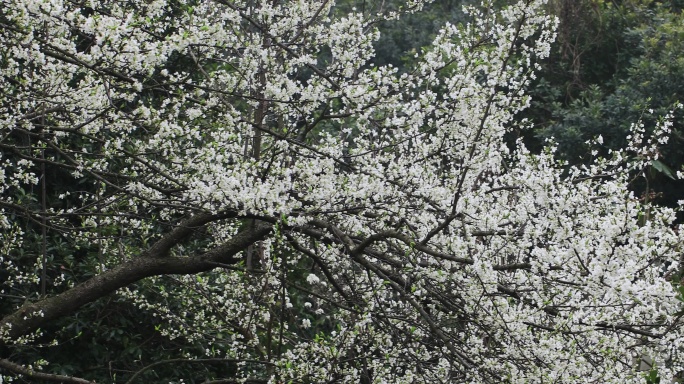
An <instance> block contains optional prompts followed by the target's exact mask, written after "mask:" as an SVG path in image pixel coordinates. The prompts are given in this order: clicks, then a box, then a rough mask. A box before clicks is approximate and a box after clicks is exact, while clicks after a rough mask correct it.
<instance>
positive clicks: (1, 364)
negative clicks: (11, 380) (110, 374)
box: [0, 359, 95, 384]
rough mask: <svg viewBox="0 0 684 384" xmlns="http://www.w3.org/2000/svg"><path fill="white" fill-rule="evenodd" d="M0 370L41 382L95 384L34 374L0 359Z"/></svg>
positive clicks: (58, 376)
mask: <svg viewBox="0 0 684 384" xmlns="http://www.w3.org/2000/svg"><path fill="white" fill-rule="evenodd" d="M0 368H4V369H6V370H8V371H10V372H12V373H16V374H18V375H23V376H26V377H28V378H31V379H36V380H42V381H54V382H57V383H74V384H95V382H94V381H88V380H85V379H81V378H78V377H71V376H62V375H54V374H51V373H43V372H36V371H34V370H32V369H28V368H26V367H24V366H22V365H19V364H16V363H13V362H11V361H9V360H7V359H0Z"/></svg>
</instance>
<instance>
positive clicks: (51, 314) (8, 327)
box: [0, 224, 271, 345]
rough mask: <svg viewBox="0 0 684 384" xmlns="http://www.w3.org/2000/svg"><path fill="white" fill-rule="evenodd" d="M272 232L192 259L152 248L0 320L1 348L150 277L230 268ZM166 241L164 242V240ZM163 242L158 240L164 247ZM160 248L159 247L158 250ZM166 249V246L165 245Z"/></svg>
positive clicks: (259, 231)
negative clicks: (248, 249) (238, 256)
mask: <svg viewBox="0 0 684 384" xmlns="http://www.w3.org/2000/svg"><path fill="white" fill-rule="evenodd" d="M190 228H191V226H186V227H185V229H183V227H179V228H177V230H176V231H172V232H171V234H174V235H178V234H179V232H184V231H188V230H190ZM270 231H271V226H270V225H263V224H260V225H257V226H254V227H250V228H248V229H245V230H243V231H242V232H240V233H238V234H237V235H235V236H234V237H233V238H232V239H231V240H230V241H228V242H226V243H224V244H223V245H220V246H218V247H216V248H214V249H212V250H210V251H208V252H206V253H204V254H202V255H198V256H195V257H168V256H167V257H163V256H165V252H168V248H167V246H162V245H159V242H158V243H157V244H155V245H154V246H152V248H151V249H150V250H155V253H150V252H149V251H148V252H146V253H145V256H146V257H137V258H133V259H132V260H130V261H127V262H125V263H122V264H120V265H118V266H116V267H115V268H112V269H110V270H108V271H105V272H103V273H101V274H99V275H97V276H95V277H93V278H91V279H89V280H87V281H85V282H83V283H81V284H79V285H77V286H75V287H74V288H71V289H69V290H68V291H66V292H64V293H61V294H59V295H56V296H52V297H48V298H45V299H43V300H40V301H38V302H35V303H28V304H26V305H24V306H22V307H21V308H19V309H18V310H16V311H15V312H14V313H12V314H10V315H7V316H5V317H4V318H3V319H2V320H0V345H4V344H7V343H8V341H11V340H16V339H17V338H19V337H21V336H24V335H27V334H29V333H31V332H33V331H35V330H36V329H38V328H42V327H44V326H45V325H46V324H48V323H50V322H52V321H54V320H55V319H58V318H60V317H63V316H67V315H69V314H71V313H74V312H75V311H76V310H78V309H79V308H80V307H82V306H83V305H85V304H88V303H91V302H93V301H95V300H97V299H99V298H101V297H104V296H106V295H108V294H110V293H112V292H114V291H116V290H117V289H119V288H123V287H126V286H128V285H130V284H133V283H135V282H137V281H139V280H142V279H144V278H146V277H150V276H159V275H169V274H183V275H187V274H195V273H200V272H205V271H209V270H211V269H214V268H216V263H221V264H233V263H235V262H236V261H237V259H236V258H235V255H237V254H238V253H239V252H240V251H242V250H244V249H245V248H247V247H248V246H249V245H250V244H253V243H254V242H256V241H259V240H262V239H263V238H264V237H265V236H266V235H268V233H269V232H270ZM164 239H166V238H164ZM164 239H162V240H160V242H162V243H163V241H164ZM158 245H159V246H158ZM166 245H168V244H166Z"/></svg>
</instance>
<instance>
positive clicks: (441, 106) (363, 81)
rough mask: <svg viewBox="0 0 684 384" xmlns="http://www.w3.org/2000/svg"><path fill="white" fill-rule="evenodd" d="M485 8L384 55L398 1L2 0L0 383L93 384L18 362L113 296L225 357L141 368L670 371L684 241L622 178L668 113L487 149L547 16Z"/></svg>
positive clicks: (507, 124) (446, 374)
mask: <svg viewBox="0 0 684 384" xmlns="http://www.w3.org/2000/svg"><path fill="white" fill-rule="evenodd" d="M371 3H372V2H371ZM510 3H511V4H509V5H507V6H506V7H504V8H503V9H501V10H498V11H493V8H492V7H491V6H489V5H488V4H486V3H485V4H483V6H482V7H480V8H472V9H469V11H468V12H469V14H470V17H471V19H472V22H471V23H470V24H468V25H450V24H447V25H445V26H444V27H443V28H442V29H441V30H440V32H439V34H438V35H437V36H436V38H435V39H434V42H433V43H432V45H430V46H429V47H426V49H425V50H424V51H423V52H422V53H421V54H418V55H416V57H415V58H414V59H413V60H414V61H415V63H416V64H415V65H414V68H413V69H412V70H411V71H409V72H406V73H399V72H398V71H397V70H396V69H394V68H392V67H389V66H384V67H378V66H376V65H374V64H373V61H372V58H373V52H374V49H373V43H374V41H375V40H376V39H377V38H378V34H379V33H378V31H377V29H376V27H375V25H377V23H378V21H380V20H393V19H397V18H399V17H400V16H401V14H402V13H405V12H418V11H420V9H421V7H422V6H423V5H424V4H423V1H420V0H412V1H409V2H408V3H407V4H405V5H404V6H402V7H401V8H400V9H399V11H388V10H385V9H383V8H382V6H381V4H380V5H378V6H377V7H376V8H373V9H363V10H353V11H352V12H351V13H345V14H341V13H342V12H339V11H338V10H336V9H335V8H334V7H333V1H330V0H310V1H295V0H271V1H253V0H236V1H233V0H211V1H208V0H207V1H205V0H193V1H184V0H178V1H171V0H149V1H140V0H132V1H128V2H121V1H114V0H111V1H101V2H91V1H86V0H83V1H81V0H79V1H64V0H50V1H48V0H2V2H1V4H2V6H1V7H0V27H1V28H0V47H1V48H0V49H1V51H0V74H1V75H0V89H2V93H0V150H1V151H2V152H1V153H0V178H1V179H2V184H0V227H1V228H2V231H1V233H0V236H1V240H0V248H1V249H2V253H1V254H0V263H2V269H4V270H5V271H6V272H5V274H4V275H3V277H6V279H5V282H3V283H2V296H0V297H1V298H2V301H3V304H2V305H0V309H1V310H2V314H1V315H0V316H2V317H1V319H0V351H2V356H0V357H2V359H0V378H2V379H4V380H8V381H11V380H12V379H17V378H19V377H22V378H23V379H24V380H29V381H30V380H31V379H33V380H37V381H62V382H72V383H87V382H93V381H94V380H95V379H94V378H93V377H94V376H92V373H88V372H73V374H69V375H66V374H64V372H60V371H59V370H56V369H53V366H52V365H51V362H50V361H45V360H44V359H38V360H36V359H33V360H31V358H29V357H30V356H36V353H37V354H38V355H40V353H42V352H41V351H47V350H52V351H54V350H57V351H59V349H60V348H62V347H63V346H64V345H66V344H68V343H69V340H71V339H73V338H75V337H83V336H79V334H75V333H70V331H69V329H68V327H66V328H65V327H63V326H62V325H60V327H57V328H56V329H55V327H54V326H52V325H53V324H55V323H59V321H60V319H64V318H74V316H78V314H79V313H80V312H81V311H84V310H85V308H86V307H87V306H88V305H91V304H93V303H97V302H98V301H101V300H104V299H106V298H111V297H116V298H117V299H118V300H124V301H126V302H128V303H132V304H133V305H135V306H136V307H137V308H139V310H140V316H143V314H151V316H152V315H153V317H151V318H154V319H157V320H156V321H157V323H155V324H152V325H153V326H154V328H155V330H156V332H158V333H159V334H160V335H161V336H163V337H165V338H168V339H173V340H177V341H178V342H179V343H181V345H188V348H186V349H184V348H180V350H178V351H176V353H177V356H176V359H174V360H173V361H172V362H174V363H179V362H183V361H186V362H192V363H193V364H200V365H201V364H217V363H220V364H223V365H224V366H226V367H229V369H227V370H224V371H223V376H219V375H218V374H213V375H212V376H211V377H209V376H207V377H202V378H198V377H195V378H191V377H164V378H162V379H163V380H165V381H172V382H178V381H182V380H185V381H186V382H187V381H196V382H199V381H201V380H205V379H206V380H207V382H209V381H211V380H214V381H212V382H240V380H243V382H270V383H285V382H292V383H300V382H301V383H325V382H331V383H332V382H334V383H338V382H339V383H422V382H425V383H433V382H434V383H447V382H453V383H461V382H468V383H501V382H511V383H514V382H515V383H532V382H540V383H541V382H544V383H546V382H562V383H571V382H598V383H621V384H622V383H632V382H634V383H637V382H639V383H642V382H644V380H645V378H644V376H645V373H644V372H642V371H640V368H639V365H640V364H639V363H640V361H641V360H642V359H646V360H648V361H653V362H655V363H658V364H659V367H658V368H657V370H658V374H659V375H660V377H661V378H663V379H670V378H672V377H673V375H676V374H677V373H678V371H679V370H680V369H681V368H680V367H679V366H680V364H681V357H680V356H681V353H679V352H680V349H681V345H680V344H681V343H682V329H681V324H680V322H681V321H680V318H681V316H682V312H680V311H681V301H680V299H681V292H680V291H679V285H678V282H679V264H678V261H679V257H680V254H681V245H680V244H682V240H683V239H682V235H681V234H680V233H679V232H678V231H677V229H676V228H675V227H674V226H673V225H672V222H673V218H674V212H673V211H672V210H668V209H662V208H656V207H651V206H648V205H646V204H644V203H643V202H641V201H639V200H638V199H637V198H635V197H634V196H633V195H632V194H631V193H630V192H629V191H628V185H629V183H630V181H631V180H633V178H635V177H638V176H639V173H640V171H641V170H643V169H644V168H645V167H647V166H649V164H650V162H651V161H653V160H654V159H657V155H658V151H657V146H658V144H660V143H662V142H664V141H665V140H667V134H668V126H669V123H668V120H667V118H665V119H663V121H662V123H661V124H660V126H658V127H657V128H656V135H655V137H653V138H651V139H649V138H646V137H644V134H643V132H644V129H643V126H641V125H639V124H635V126H634V129H633V134H632V138H631V143H632V144H631V145H630V147H629V148H626V149H625V150H623V151H620V152H614V153H613V154H612V157H611V158H609V159H598V158H597V159H596V160H595V161H594V163H593V164H592V165H590V166H586V167H582V168H570V169H568V168H567V167H563V165H562V164H559V163H557V162H556V161H555V160H554V158H553V148H549V149H548V150H547V151H546V152H544V153H542V154H532V153H529V152H528V151H526V149H525V148H524V145H523V144H522V143H520V142H518V143H515V144H510V143H509V144H507V143H506V141H505V140H504V135H505V134H506V132H507V131H508V130H510V129H511V128H512V127H520V126H524V125H525V124H526V123H525V122H524V121H516V120H515V115H516V113H517V112H519V111H521V110H522V109H524V108H525V107H526V106H527V105H528V104H529V99H528V97H527V96H526V95H525V88H526V86H527V85H528V83H529V82H530V80H531V79H533V78H534V70H535V64H534V63H535V61H536V60H539V59H542V58H544V57H545V56H546V55H547V54H548V52H549V49H550V44H551V42H552V40H553V36H554V32H553V28H554V24H555V20H554V18H553V17H549V16H546V15H545V14H544V12H543V10H544V8H543V6H544V4H543V3H544V1H541V0H521V1H517V2H510ZM600 140H601V139H600V137H599V138H597V139H596V143H595V145H600ZM550 145H551V144H550ZM57 243H59V244H65V245H62V246H61V247H62V248H60V249H62V251H56V250H55V249H56V248H55V247H57V245H55V244H57ZM65 249H66V251H64V250H65ZM79 257H80V258H82V259H83V258H86V259H87V260H89V261H90V263H89V264H88V263H85V264H83V263H81V264H79V266H76V261H75V259H77V258H79ZM59 324H64V323H59ZM183 343H185V344H183ZM198 345H199V346H201V348H200V349H197V348H195V347H196V346H198ZM190 346H193V348H194V349H193V348H190ZM142 347H143V348H144V345H143V346H142ZM28 351H31V354H29V353H28ZM36 351H37V352H36ZM139 363H140V368H139V369H138V370H137V371H131V372H128V373H126V374H124V379H125V380H129V382H135V381H136V380H139V379H141V378H144V377H145V375H146V374H148V373H149V372H150V371H151V370H152V369H151V368H154V364H158V363H160V362H159V361H157V362H155V361H140V362H139ZM641 365H643V364H641ZM119 379H121V375H120V376H119ZM162 379H159V380H162ZM100 381H102V379H100ZM112 381H116V380H115V379H112Z"/></svg>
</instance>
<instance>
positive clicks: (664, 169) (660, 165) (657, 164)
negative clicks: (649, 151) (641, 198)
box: [651, 160, 677, 180]
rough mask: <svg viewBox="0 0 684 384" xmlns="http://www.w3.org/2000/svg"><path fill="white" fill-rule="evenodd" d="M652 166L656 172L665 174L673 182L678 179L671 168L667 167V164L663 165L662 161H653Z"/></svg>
mask: <svg viewBox="0 0 684 384" xmlns="http://www.w3.org/2000/svg"><path fill="white" fill-rule="evenodd" d="M651 166H652V167H653V168H654V169H655V170H656V171H658V172H660V173H662V174H664V175H665V176H667V177H669V178H670V179H672V180H677V177H675V175H674V173H673V172H672V170H671V169H670V167H668V166H667V165H665V163H663V162H662V161H660V160H653V161H651Z"/></svg>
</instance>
